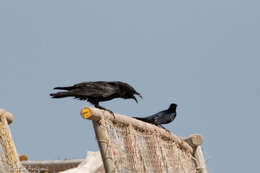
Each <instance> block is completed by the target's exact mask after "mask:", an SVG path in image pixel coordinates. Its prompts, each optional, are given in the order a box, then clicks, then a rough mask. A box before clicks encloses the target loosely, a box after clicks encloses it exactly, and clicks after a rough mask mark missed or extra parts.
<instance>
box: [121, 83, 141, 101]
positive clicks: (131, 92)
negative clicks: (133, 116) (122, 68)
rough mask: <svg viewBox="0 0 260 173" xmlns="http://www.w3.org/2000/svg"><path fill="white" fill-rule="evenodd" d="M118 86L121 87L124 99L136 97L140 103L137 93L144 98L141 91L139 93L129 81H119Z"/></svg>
mask: <svg viewBox="0 0 260 173" xmlns="http://www.w3.org/2000/svg"><path fill="white" fill-rule="evenodd" d="M118 86H119V89H120V97H122V98H124V99H134V100H135V101H136V103H138V100H137V99H136V97H135V95H137V96H139V97H140V98H143V97H142V95H141V94H140V93H138V92H137V91H136V90H135V89H134V88H133V87H132V86H130V85H129V84H127V83H124V82H120V81H118Z"/></svg>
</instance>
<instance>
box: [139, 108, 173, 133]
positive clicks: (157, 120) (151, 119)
mask: <svg viewBox="0 0 260 173" xmlns="http://www.w3.org/2000/svg"><path fill="white" fill-rule="evenodd" d="M176 108H177V104H175V103H172V104H171V105H170V106H169V108H168V109H166V110H163V111H160V112H158V113H156V114H153V115H150V116H147V117H134V118H136V119H138V120H141V121H144V122H147V123H150V124H154V125H156V126H159V127H161V128H164V127H163V126H162V124H168V123H170V122H172V121H173V120H174V119H175V117H176V115H177V114H176ZM164 129H165V128H164Z"/></svg>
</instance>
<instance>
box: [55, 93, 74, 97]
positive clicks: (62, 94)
mask: <svg viewBox="0 0 260 173" xmlns="http://www.w3.org/2000/svg"><path fill="white" fill-rule="evenodd" d="M50 96H51V97H52V98H64V97H70V96H73V95H72V94H71V93H70V92H57V93H51V94H50Z"/></svg>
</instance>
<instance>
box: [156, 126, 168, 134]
mask: <svg viewBox="0 0 260 173" xmlns="http://www.w3.org/2000/svg"><path fill="white" fill-rule="evenodd" d="M157 126H158V127H161V128H162V129H164V130H166V131H167V132H169V133H170V130H168V129H166V128H165V127H163V126H162V125H161V124H159V125H157Z"/></svg>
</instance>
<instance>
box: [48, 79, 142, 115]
mask: <svg viewBox="0 0 260 173" xmlns="http://www.w3.org/2000/svg"><path fill="white" fill-rule="evenodd" d="M54 89H60V90H66V91H64V92H57V93H51V94H50V96H52V98H64V97H74V98H77V99H80V100H86V101H88V102H90V103H91V104H93V105H94V106H95V107H96V108H99V109H103V110H107V111H109V112H111V113H112V114H113V115H114V113H113V112H112V111H111V110H109V109H106V108H104V107H102V106H100V105H99V102H103V101H109V100H112V99H115V98H123V99H134V100H135V101H136V103H138V101H137V99H136V97H135V95H138V96H139V97H140V98H142V96H141V94H139V93H138V92H137V91H136V90H135V89H134V88H133V87H132V86H130V85H129V84H127V83H124V82H120V81H111V82H106V81H95V82H81V83H78V84H75V85H73V86H68V87H56V88H54Z"/></svg>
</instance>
